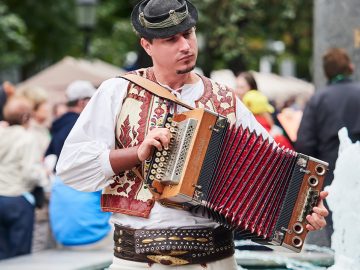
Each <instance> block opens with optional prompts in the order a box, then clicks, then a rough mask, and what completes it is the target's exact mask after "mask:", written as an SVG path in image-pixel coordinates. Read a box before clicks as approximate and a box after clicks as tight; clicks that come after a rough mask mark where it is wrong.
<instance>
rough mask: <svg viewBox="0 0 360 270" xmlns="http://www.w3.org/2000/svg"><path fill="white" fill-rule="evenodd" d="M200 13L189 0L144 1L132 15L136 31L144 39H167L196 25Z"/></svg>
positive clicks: (135, 8) (136, 7)
mask: <svg viewBox="0 0 360 270" xmlns="http://www.w3.org/2000/svg"><path fill="white" fill-rule="evenodd" d="M197 19H198V13H197V10H196V8H195V7H194V6H193V5H192V4H191V3H190V2H189V1H187V0H143V1H141V2H140V3H138V4H137V5H136V6H135V7H134V9H133V11H132V13H131V21H132V25H133V26H134V28H135V30H136V31H137V32H138V33H139V35H140V36H141V37H144V38H149V39H153V38H166V37H170V36H173V35H176V34H177V33H181V32H184V31H186V30H188V29H190V28H191V27H193V26H194V25H196V22H197Z"/></svg>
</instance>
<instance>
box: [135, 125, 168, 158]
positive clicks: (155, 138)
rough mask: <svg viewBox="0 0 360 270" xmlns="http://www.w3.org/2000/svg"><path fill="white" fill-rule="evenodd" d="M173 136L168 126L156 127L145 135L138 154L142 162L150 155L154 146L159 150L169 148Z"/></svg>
mask: <svg viewBox="0 0 360 270" xmlns="http://www.w3.org/2000/svg"><path fill="white" fill-rule="evenodd" d="M170 138H171V133H170V130H169V129H167V128H154V129H153V130H151V131H150V132H149V133H148V134H147V135H146V137H145V139H144V141H143V142H142V143H141V144H140V145H139V147H138V150H137V155H138V158H139V160H140V161H141V162H142V161H144V160H146V159H147V158H149V157H150V155H151V153H152V151H153V147H156V148H157V149H158V150H159V151H161V150H162V149H163V148H164V149H168V147H169V142H170Z"/></svg>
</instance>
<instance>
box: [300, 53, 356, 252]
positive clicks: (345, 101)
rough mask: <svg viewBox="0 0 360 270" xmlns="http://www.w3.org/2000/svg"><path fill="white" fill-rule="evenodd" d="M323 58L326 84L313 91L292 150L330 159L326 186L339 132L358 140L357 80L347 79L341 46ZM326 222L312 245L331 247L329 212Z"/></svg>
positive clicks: (349, 64)
mask: <svg viewBox="0 0 360 270" xmlns="http://www.w3.org/2000/svg"><path fill="white" fill-rule="evenodd" d="M322 61H323V70H324V73H325V75H326V78H327V79H328V83H327V85H326V86H325V87H323V88H322V89H319V90H318V91H316V92H315V94H314V95H313V96H312V97H311V99H310V100H309V102H308V103H307V104H306V106H305V109H304V113H303V117H302V120H301V123H300V127H299V130H298V134H297V141H296V143H295V149H296V150H297V151H299V152H302V153H304V154H306V155H311V156H313V157H316V158H319V159H321V160H324V161H326V162H329V173H328V174H327V175H326V178H325V185H330V184H331V182H332V180H333V178H334V174H333V171H334V168H335V163H336V159H337V156H338V150H339V144H340V142H339V138H338V131H339V130H340V129H341V128H342V127H346V128H347V129H348V132H349V137H350V139H352V140H353V141H356V140H360V83H359V82H354V81H352V80H351V79H350V76H351V74H352V73H353V70H354V65H353V63H352V62H351V59H350V57H349V55H348V54H347V52H346V51H345V50H344V49H342V48H331V49H329V50H328V51H326V53H325V54H324V55H323V58H322ZM327 222H328V224H329V226H327V227H326V228H325V230H324V231H320V232H317V234H318V237H315V236H314V242H313V243H314V244H318V245H322V246H330V244H331V242H330V239H331V234H332V232H333V229H332V221H331V215H329V216H328V217H327ZM321 235H323V237H321ZM315 238H316V239H315ZM310 240H312V238H309V243H312V241H310Z"/></svg>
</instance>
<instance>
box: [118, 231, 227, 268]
mask: <svg viewBox="0 0 360 270" xmlns="http://www.w3.org/2000/svg"><path fill="white" fill-rule="evenodd" d="M114 241H115V246H114V255H115V257H118V258H120V259H124V260H130V261H136V262H144V263H149V264H152V263H160V264H164V265H185V264H206V263H209V262H212V261H217V260H221V259H224V258H227V257H229V256H231V255H233V254H234V242H233V233H232V231H229V230H227V229H225V228H223V227H218V228H216V229H211V228H205V229H176V230H170V229H160V230H135V229H131V228H127V227H122V226H119V225H115V231H114Z"/></svg>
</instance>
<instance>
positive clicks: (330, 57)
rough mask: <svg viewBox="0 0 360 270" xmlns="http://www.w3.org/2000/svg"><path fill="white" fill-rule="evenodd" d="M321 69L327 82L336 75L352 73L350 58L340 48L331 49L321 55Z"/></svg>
mask: <svg viewBox="0 0 360 270" xmlns="http://www.w3.org/2000/svg"><path fill="white" fill-rule="evenodd" d="M323 68H324V72H325V75H326V77H327V78H328V79H329V80H331V79H333V78H334V77H335V76H337V75H350V74H351V73H352V69H351V60H350V57H349V55H348V54H347V52H346V51H345V50H344V49H341V48H331V49H329V50H328V51H327V52H326V53H325V54H324V55H323Z"/></svg>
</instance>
